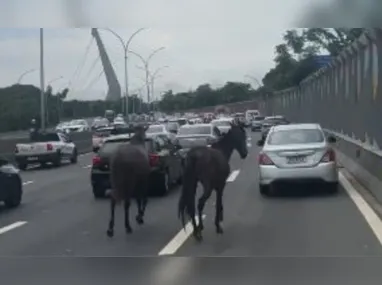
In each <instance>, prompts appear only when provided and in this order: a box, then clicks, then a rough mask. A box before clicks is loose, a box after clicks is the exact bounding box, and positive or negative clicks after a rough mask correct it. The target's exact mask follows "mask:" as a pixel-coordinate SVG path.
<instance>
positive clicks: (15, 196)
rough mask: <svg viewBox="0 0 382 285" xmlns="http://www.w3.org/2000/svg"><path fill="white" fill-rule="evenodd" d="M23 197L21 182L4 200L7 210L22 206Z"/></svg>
mask: <svg viewBox="0 0 382 285" xmlns="http://www.w3.org/2000/svg"><path fill="white" fill-rule="evenodd" d="M22 195H23V190H22V185H21V181H20V182H19V183H18V185H17V186H16V187H15V189H12V193H11V194H10V195H9V196H8V197H7V199H5V200H4V204H5V206H6V207H7V208H15V207H17V206H19V205H20V203H21V199H22Z"/></svg>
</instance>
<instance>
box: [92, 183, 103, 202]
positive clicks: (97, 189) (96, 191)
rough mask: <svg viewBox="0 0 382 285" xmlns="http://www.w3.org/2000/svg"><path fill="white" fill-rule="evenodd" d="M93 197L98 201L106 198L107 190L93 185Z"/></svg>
mask: <svg viewBox="0 0 382 285" xmlns="http://www.w3.org/2000/svg"><path fill="white" fill-rule="evenodd" d="M93 195H94V198H96V199H102V198H105V197H106V189H105V188H103V187H101V186H98V185H93Z"/></svg>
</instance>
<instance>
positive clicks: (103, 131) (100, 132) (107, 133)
mask: <svg viewBox="0 0 382 285" xmlns="http://www.w3.org/2000/svg"><path fill="white" fill-rule="evenodd" d="M111 131H112V129H110V128H108V129H98V130H96V131H95V132H94V135H95V136H97V137H102V138H104V137H108V136H110V133H111Z"/></svg>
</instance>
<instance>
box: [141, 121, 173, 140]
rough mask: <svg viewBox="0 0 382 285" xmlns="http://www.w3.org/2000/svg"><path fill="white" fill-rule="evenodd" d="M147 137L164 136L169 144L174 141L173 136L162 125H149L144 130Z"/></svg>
mask: <svg viewBox="0 0 382 285" xmlns="http://www.w3.org/2000/svg"><path fill="white" fill-rule="evenodd" d="M146 134H148V135H149V136H156V135H165V136H166V137H167V138H168V139H169V140H170V141H171V142H174V141H175V138H176V136H175V134H173V133H171V132H169V131H168V130H167V128H166V125H164V124H158V125H156V124H155V125H150V126H149V127H148V129H147V130H146Z"/></svg>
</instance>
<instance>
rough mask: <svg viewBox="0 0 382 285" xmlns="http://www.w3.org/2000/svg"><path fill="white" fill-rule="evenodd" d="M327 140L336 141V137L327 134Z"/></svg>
mask: <svg viewBox="0 0 382 285" xmlns="http://www.w3.org/2000/svg"><path fill="white" fill-rule="evenodd" d="M328 142H329V143H336V142H337V139H336V138H335V137H334V136H328Z"/></svg>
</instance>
